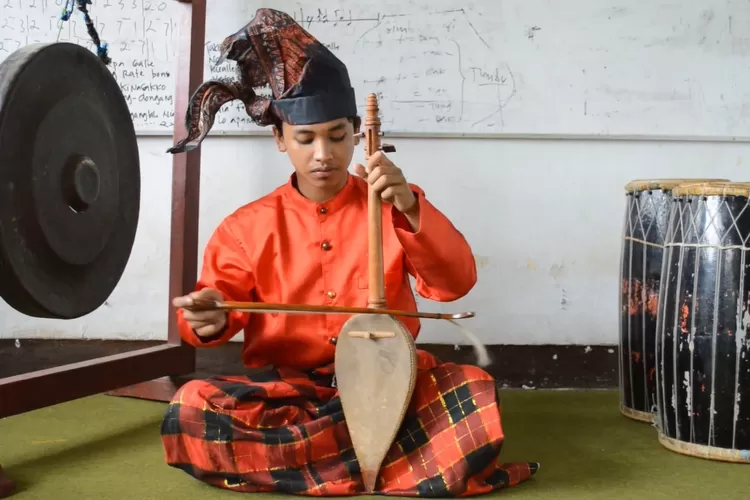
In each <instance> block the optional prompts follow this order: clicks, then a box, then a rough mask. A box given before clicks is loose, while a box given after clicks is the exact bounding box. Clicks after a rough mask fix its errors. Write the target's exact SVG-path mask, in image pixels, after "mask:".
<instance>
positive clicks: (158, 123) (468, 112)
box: [0, 0, 515, 132]
mask: <svg viewBox="0 0 750 500" xmlns="http://www.w3.org/2000/svg"><path fill="white" fill-rule="evenodd" d="M63 4H64V0H0V59H3V58H4V57H6V56H7V55H8V54H9V53H10V52H12V51H14V50H16V49H18V48H19V47H21V46H22V45H27V44H30V43H38V42H53V41H56V40H57V41H67V42H72V43H77V44H80V45H83V46H85V47H88V48H89V49H91V50H94V46H93V44H92V42H91V41H90V38H89V35H88V33H87V31H86V25H85V24H84V22H83V19H82V16H81V15H80V12H78V11H75V12H74V14H73V16H72V17H71V19H70V20H69V21H67V22H61V21H60V19H59V17H60V13H61V11H62V8H63V7H64V5H63ZM172 7H173V3H172V2H170V1H167V0H99V1H97V2H94V3H93V4H92V5H91V6H90V7H89V12H90V14H91V18H92V20H93V21H94V25H95V27H96V29H97V30H98V32H99V35H100V38H101V39H102V41H104V42H106V43H108V45H109V51H110V57H111V58H112V61H113V62H112V64H111V66H110V70H111V71H112V74H113V75H114V76H115V78H116V79H117V82H118V83H119V85H120V88H121V89H122V91H123V94H124V95H125V99H126V101H127V103H128V106H129V107H130V110H131V115H132V117H133V120H134V122H135V126H136V129H137V130H139V131H140V130H156V131H164V132H169V131H171V129H172V126H173V123H174V97H173V93H174V86H175V79H174V73H175V72H174V61H175V59H176V36H177V24H176V21H175V16H174V11H173V8H172ZM365 8H367V6H365ZM363 12H365V11H364V10H363ZM217 14H218V13H217ZM290 15H292V16H293V17H294V18H295V19H296V20H297V21H298V22H300V23H301V24H302V25H303V26H304V27H305V29H307V30H309V31H310V32H311V33H313V35H315V36H317V37H319V38H320V39H321V40H324V41H327V42H328V43H327V46H328V48H329V49H330V50H331V51H333V52H334V53H335V54H336V55H337V56H338V57H340V58H341V59H342V60H343V61H344V62H345V63H346V64H347V65H348V66H349V71H350V77H351V78H352V83H353V85H354V87H355V89H356V91H357V98H358V101H359V102H360V103H361V112H362V113H364V102H365V99H364V96H365V95H366V94H368V93H370V92H375V93H378V94H379V96H380V99H381V110H382V113H383V123H384V125H386V126H388V127H389V128H391V129H394V130H399V129H402V130H403V129H406V128H410V127H409V126H408V125H406V124H412V127H413V126H414V124H415V123H416V124H424V125H425V128H426V129H429V130H433V131H434V130H437V131H446V132H451V131H465V130H467V129H470V128H472V127H474V126H477V125H481V126H482V128H483V129H487V128H489V129H493V128H498V127H501V126H502V110H503V107H504V106H505V105H506V104H507V102H508V101H509V100H510V99H511V98H512V97H513V95H514V93H515V81H514V78H513V74H512V72H511V71H510V69H509V68H508V67H507V66H506V65H505V64H504V63H503V62H502V61H500V60H498V58H497V57H495V56H493V55H492V54H493V51H492V50H491V49H490V48H489V46H488V44H487V43H486V42H485V40H484V39H483V37H482V35H481V34H480V33H479V32H478V31H477V30H476V29H475V28H474V26H473V25H472V23H471V21H470V19H469V16H468V15H467V14H466V13H465V12H464V10H463V9H452V10H435V11H425V10H423V9H420V10H418V11H416V12H411V13H410V12H406V13H399V14H389V13H387V12H379V13H374V14H372V13H367V14H365V13H358V12H356V11H355V10H352V9H323V8H321V9H314V10H313V11H308V10H307V9H296V10H294V11H291V12H290ZM230 22H231V21H230ZM243 22H244V21H239V22H238V25H237V26H232V28H231V29H228V30H227V29H226V28H223V29H219V26H226V25H227V18H226V16H224V17H222V19H212V17H210V16H209V19H208V23H207V24H208V30H207V31H208V33H209V36H208V37H207V41H206V45H205V47H206V52H205V58H206V77H207V78H234V77H235V64H234V63H233V62H231V61H230V62H227V63H224V64H222V65H221V66H219V67H215V65H216V60H217V57H218V47H219V44H220V43H221V41H222V39H223V38H224V37H225V36H227V35H229V34H231V32H232V31H233V30H236V29H239V28H240V27H241V26H242V23H243ZM217 34H218V36H217ZM488 61H491V63H488ZM261 93H263V92H261ZM265 93H266V94H268V92H265ZM180 113H182V111H181V112H180ZM179 119H182V116H180V117H179ZM214 128H215V130H217V131H219V130H220V131H241V130H249V129H254V128H255V126H254V125H253V124H252V122H251V120H250V119H249V117H248V116H247V114H246V113H245V109H244V105H243V104H242V103H241V102H240V101H235V102H233V103H229V104H226V105H225V106H224V108H222V111H221V112H220V113H219V115H218V116H217V119H216V124H215V127H214ZM418 128H421V127H418Z"/></svg>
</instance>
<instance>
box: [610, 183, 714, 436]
mask: <svg viewBox="0 0 750 500" xmlns="http://www.w3.org/2000/svg"><path fill="white" fill-rule="evenodd" d="M709 180H713V179H645V180H635V181H632V182H630V183H628V184H627V185H626V186H625V191H626V194H627V197H626V200H627V202H626V211H625V222H624V228H623V241H622V254H621V263H620V287H621V289H620V328H619V330H620V332H619V347H620V353H619V372H620V373H619V376H620V384H619V385H620V411H621V412H622V414H623V415H625V416H627V417H629V418H632V419H634V420H639V421H644V422H652V421H653V415H654V413H655V411H656V404H657V401H656V373H655V371H656V364H655V363H656V362H655V351H656V343H655V342H656V326H657V322H656V320H657V314H658V305H659V289H660V283H661V272H662V260H663V248H664V237H665V235H666V233H667V225H668V223H669V213H670V207H671V206H672V193H671V190H672V188H674V187H675V186H677V185H679V184H682V183H689V182H699V181H709Z"/></svg>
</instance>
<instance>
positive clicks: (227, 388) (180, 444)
mask: <svg viewBox="0 0 750 500" xmlns="http://www.w3.org/2000/svg"><path fill="white" fill-rule="evenodd" d="M425 358H427V359H433V360H434V358H432V357H431V355H429V354H427V353H425V352H424V351H421V352H420V360H424V359H425ZM420 365H422V366H421V367H420V371H419V375H418V379H417V384H416V387H415V391H414V396H413V399H412V403H411V406H410V408H409V412H408V414H407V416H406V418H405V419H404V423H403V425H402V427H401V430H400V432H399V434H398V435H397V437H396V441H395V443H394V444H393V446H392V447H391V449H390V452H389V454H388V456H387V457H386V459H385V461H384V463H383V467H382V469H381V471H380V476H379V478H378V483H377V486H376V491H375V493H376V494H386V495H398V496H425V497H465V496H472V495H478V494H482V493H487V492H490V491H493V490H498V489H501V488H506V487H509V486H514V485H517V484H518V483H520V482H522V481H525V480H526V479H528V478H529V477H531V476H532V475H533V474H534V473H535V472H536V470H537V468H538V464H536V463H533V462H517V463H506V464H503V463H500V462H499V455H500V450H501V448H502V444H503V440H504V436H503V430H502V426H501V422H500V407H499V404H498V402H497V388H496V385H495V381H494V380H493V379H492V377H490V375H489V374H487V373H486V372H485V371H483V370H482V369H480V368H477V367H475V366H464V365H455V364H452V363H445V364H439V363H438V362H437V360H434V363H431V365H432V366H431V367H429V368H427V369H423V366H424V365H423V363H420ZM332 371H333V369H332V366H327V367H324V368H322V369H320V370H314V371H311V372H304V373H303V372H299V371H295V370H291V369H285V368H279V369H275V368H268V369H266V370H262V371H259V372H257V373H253V374H250V375H247V376H233V377H214V378H210V379H208V380H194V381H191V382H189V383H187V384H186V385H184V386H182V387H181V388H180V389H179V391H178V392H177V394H175V396H174V398H173V400H172V402H171V403H170V404H169V407H168V409H167V412H166V415H165V418H164V421H163V423H162V428H161V433H162V440H163V444H164V450H165V457H166V461H167V464H169V465H170V466H172V467H176V468H179V469H181V470H183V471H185V472H186V473H187V474H189V475H191V476H193V477H194V478H197V479H199V480H201V481H204V482H206V483H208V484H211V485H214V486H217V487H220V488H226V489H230V490H236V491H243V492H276V493H291V494H298V495H309V496H342V495H356V494H362V493H364V488H363V485H362V480H361V476H360V472H359V466H358V463H357V460H356V458H355V455H354V450H353V448H352V444H351V441H350V438H349V434H348V431H347V428H346V424H345V422H344V414H343V411H342V408H341V402H340V400H339V398H338V395H337V390H336V388H335V387H332V379H333V377H332Z"/></svg>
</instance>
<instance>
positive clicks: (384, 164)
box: [354, 151, 418, 215]
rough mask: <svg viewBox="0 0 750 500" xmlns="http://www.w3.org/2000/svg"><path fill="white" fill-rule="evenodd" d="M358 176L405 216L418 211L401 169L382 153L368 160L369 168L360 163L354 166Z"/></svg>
mask: <svg viewBox="0 0 750 500" xmlns="http://www.w3.org/2000/svg"><path fill="white" fill-rule="evenodd" d="M354 171H355V172H356V174H357V175H359V176H360V177H362V178H363V179H365V180H366V181H367V182H368V183H369V184H371V185H372V186H373V188H374V189H375V192H376V193H379V194H380V198H381V199H382V200H383V201H387V202H388V203H391V204H393V206H395V207H396V209H397V210H398V211H400V212H402V213H404V214H408V215H412V214H414V213H415V212H416V211H417V210H418V205H417V198H416V196H414V193H413V192H412V190H411V188H410V187H409V184H407V183H406V178H405V177H404V174H403V173H402V172H401V169H400V168H398V167H397V166H396V165H394V164H393V162H391V160H389V159H388V158H387V157H386V156H385V154H383V152H382V151H378V152H376V153H375V154H374V155H372V156H371V157H370V158H369V159H368V160H367V168H365V167H363V166H362V165H360V164H359V163H358V164H356V165H355V166H354Z"/></svg>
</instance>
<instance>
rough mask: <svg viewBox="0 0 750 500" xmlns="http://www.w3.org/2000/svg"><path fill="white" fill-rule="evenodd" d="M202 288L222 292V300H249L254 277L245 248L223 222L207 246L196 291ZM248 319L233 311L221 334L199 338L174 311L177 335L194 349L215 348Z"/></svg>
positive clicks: (181, 311) (247, 314)
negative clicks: (178, 333) (177, 329)
mask: <svg viewBox="0 0 750 500" xmlns="http://www.w3.org/2000/svg"><path fill="white" fill-rule="evenodd" d="M204 288H213V289H214V290H217V291H219V292H221V294H222V295H223V296H224V299H225V300H233V301H243V302H246V301H251V300H252V292H253V289H254V288H255V276H254V273H253V271H252V269H251V268H250V265H249V260H248V258H247V253H246V251H245V248H243V246H242V244H241V241H240V240H239V239H238V238H237V237H236V235H235V234H234V232H233V231H232V228H231V227H230V225H229V222H228V220H226V219H225V220H224V221H222V223H221V224H220V225H219V227H218V228H217V229H216V230H215V231H214V233H213V234H212V235H211V238H210V239H209V241H208V243H207V244H206V249H205V251H204V254H203V267H202V269H201V275H200V279H199V280H198V283H196V286H195V291H200V290H202V289H204ZM249 317H250V314H249V313H244V312H237V311H232V312H230V313H229V314H228V318H227V324H226V326H225V327H224V329H223V330H222V331H221V332H219V333H217V334H216V335H214V336H212V337H199V336H198V335H197V334H196V333H195V331H194V330H193V329H192V328H191V327H190V324H189V323H188V322H187V321H186V320H185V319H184V314H183V310H182V309H178V310H177V324H178V326H179V331H180V336H181V337H182V339H183V340H184V341H185V342H187V343H188V344H190V345H193V346H195V347H204V346H208V347H210V346H217V345H221V344H224V343H226V342H228V341H229V340H230V339H231V338H232V337H234V336H235V335H236V334H237V333H239V332H240V331H241V330H243V329H244V328H245V327H246V326H247V323H248V320H249Z"/></svg>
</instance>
